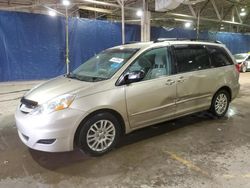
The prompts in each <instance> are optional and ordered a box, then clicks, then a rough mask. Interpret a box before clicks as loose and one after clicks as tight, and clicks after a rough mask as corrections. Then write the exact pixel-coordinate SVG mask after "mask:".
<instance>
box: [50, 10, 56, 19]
mask: <svg viewBox="0 0 250 188" xmlns="http://www.w3.org/2000/svg"><path fill="white" fill-rule="evenodd" d="M48 14H49V15H50V16H52V17H54V16H56V12H55V11H53V10H49V12H48Z"/></svg>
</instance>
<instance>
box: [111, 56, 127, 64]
mask: <svg viewBox="0 0 250 188" xmlns="http://www.w3.org/2000/svg"><path fill="white" fill-rule="evenodd" d="M109 61H111V62H114V63H122V62H123V61H124V59H122V58H118V57H112V58H111V59H110V60H109Z"/></svg>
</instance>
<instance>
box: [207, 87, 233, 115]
mask: <svg viewBox="0 0 250 188" xmlns="http://www.w3.org/2000/svg"><path fill="white" fill-rule="evenodd" d="M229 102H230V98H229V93H228V92H227V91H226V90H219V91H218V92H217V93H216V94H215V95H214V97H213V100H212V104H211V107H210V111H211V112H212V113H213V114H214V115H215V116H217V117H223V116H225V114H226V113H227V110H228V107H229Z"/></svg>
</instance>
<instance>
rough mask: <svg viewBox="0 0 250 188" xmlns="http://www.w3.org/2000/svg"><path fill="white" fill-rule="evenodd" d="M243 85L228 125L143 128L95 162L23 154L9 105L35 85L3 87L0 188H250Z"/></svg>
mask: <svg viewBox="0 0 250 188" xmlns="http://www.w3.org/2000/svg"><path fill="white" fill-rule="evenodd" d="M240 82H241V84H242V85H241V91H240V94H239V96H238V98H237V99H236V100H235V101H233V103H232V104H231V106H230V110H229V113H228V115H227V117H225V118H223V119H216V118H214V117H213V116H211V115H210V114H209V113H207V112H203V113H198V114H195V115H192V116H187V117H184V118H180V119H178V120H174V121H170V122H165V123H162V124H160V125H155V126H152V127H149V128H145V129H142V130H139V131H136V132H134V133H132V134H130V135H127V136H126V137H125V138H124V139H123V140H122V142H121V144H120V145H119V146H118V147H117V148H116V149H115V150H113V151H112V152H110V153H108V154H106V155H104V156H102V157H97V158H93V157H88V156H86V155H85V154H82V153H81V152H80V151H73V152H66V153H44V152H39V151H34V150H31V149H28V148H27V147H26V146H25V145H23V144H22V143H21V141H20V140H19V138H18V136H17V131H16V128H15V122H14V117H13V113H14V110H15V107H16V105H17V104H18V100H12V99H15V98H18V97H20V96H21V95H23V93H24V92H25V91H24V90H26V89H28V88H30V87H31V86H32V85H34V83H37V82H29V83H28V84H27V83H25V84H24V83H19V84H16V83H13V84H11V85H9V84H1V85H0V88H1V89H0V104H1V105H0V106H1V107H0V122H1V123H0V152H1V154H0V187H8V188H11V187H27V188H28V187H72V188H73V187H91V188H92V187H136V188H137V187H140V188H150V187H170V188H172V187H180V188H185V187H192V188H196V187H197V188H198V187H199V188H200V187H209V188H210V187H211V188H217V187H218V188H223V187H228V188H229V187H230V188H231V187H250V158H249V156H250V123H249V122H250V110H249V109H250V72H249V73H245V74H241V79H240ZM16 90H19V91H20V90H23V91H20V92H18V93H11V94H6V93H5V92H7V91H16Z"/></svg>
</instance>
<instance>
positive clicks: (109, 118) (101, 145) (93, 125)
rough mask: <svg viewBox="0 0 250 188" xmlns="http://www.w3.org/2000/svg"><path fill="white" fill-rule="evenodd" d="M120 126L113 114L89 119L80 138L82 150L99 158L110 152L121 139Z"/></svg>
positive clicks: (80, 133)
mask: <svg viewBox="0 0 250 188" xmlns="http://www.w3.org/2000/svg"><path fill="white" fill-rule="evenodd" d="M120 131H121V128H120V124H119V121H118V120H117V119H116V117H115V116H114V115H112V114H111V113H105V112H104V113H99V114H96V115H94V116H91V117H90V118H88V120H87V121H85V123H84V124H83V125H82V127H81V128H80V131H79V136H78V145H79V146H80V149H81V150H82V151H84V152H85V153H87V154H90V155H93V156H98V155H102V154H104V153H107V152H108V151H110V150H111V149H112V148H113V147H114V146H115V145H116V143H117V142H118V139H119V137H120Z"/></svg>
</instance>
